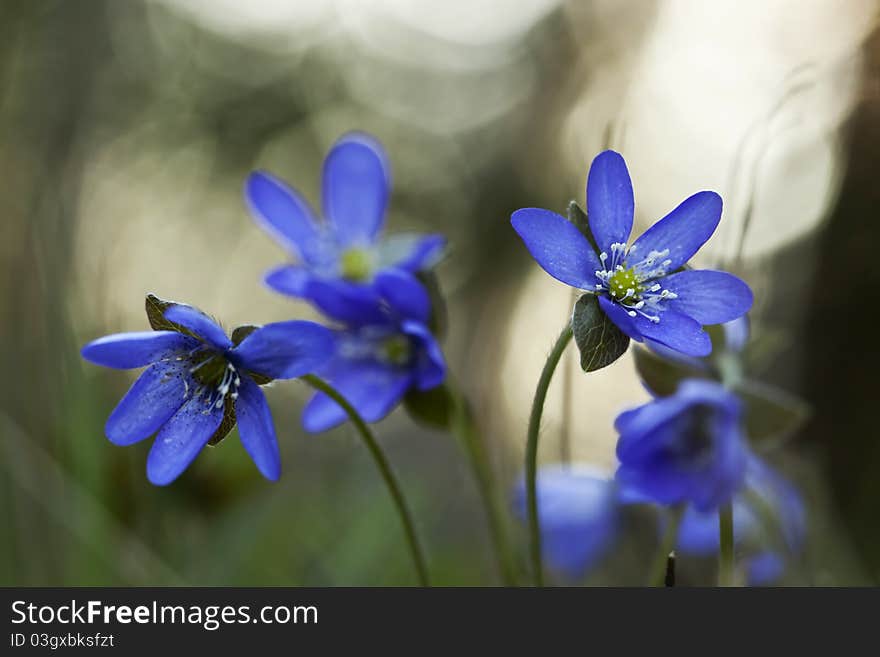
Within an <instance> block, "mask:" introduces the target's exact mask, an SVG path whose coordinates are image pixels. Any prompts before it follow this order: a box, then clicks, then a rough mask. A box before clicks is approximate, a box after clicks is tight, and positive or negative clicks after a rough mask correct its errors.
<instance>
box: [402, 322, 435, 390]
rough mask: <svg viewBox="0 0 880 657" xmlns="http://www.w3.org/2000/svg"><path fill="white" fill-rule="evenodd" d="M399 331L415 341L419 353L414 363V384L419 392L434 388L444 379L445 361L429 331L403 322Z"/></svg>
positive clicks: (421, 326)
mask: <svg viewBox="0 0 880 657" xmlns="http://www.w3.org/2000/svg"><path fill="white" fill-rule="evenodd" d="M400 328H401V330H402V331H403V332H404V333H405V334H406V335H409V336H410V337H413V338H415V339H416V340H417V342H418V344H419V353H418V355H417V357H416V363H415V384H416V387H417V388H418V389H419V390H430V389H431V388H436V387H437V386H439V385H440V384H441V383H443V381H444V379H446V359H445V358H444V357H443V350H442V349H441V348H440V345H439V343H438V342H437V340H435V339H434V336H433V335H432V334H431V331H430V329H428V327H427V326H425V325H424V324H419V323H418V322H403V324H402V325H401V327H400Z"/></svg>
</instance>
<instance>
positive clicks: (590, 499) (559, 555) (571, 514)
mask: <svg viewBox="0 0 880 657" xmlns="http://www.w3.org/2000/svg"><path fill="white" fill-rule="evenodd" d="M537 487H538V490H537V492H538V516H539V518H540V524H541V543H542V544H543V546H544V554H545V557H546V560H547V563H548V564H549V565H550V567H551V568H552V569H554V570H556V571H558V572H560V573H562V574H563V575H565V576H566V577H568V578H570V579H572V580H580V579H583V577H584V576H585V575H586V574H587V573H588V571H589V570H590V568H592V567H593V566H595V565H596V564H597V562H598V561H599V560H600V559H601V558H602V557H603V556H604V555H605V554H606V553H607V551H608V549H609V548H610V547H611V545H612V543H613V542H614V539H615V537H616V535H617V530H618V523H619V510H620V506H619V500H618V496H617V487H616V485H615V483H614V480H613V479H611V478H609V477H607V476H604V475H603V474H602V473H601V472H599V471H598V470H596V469H594V468H592V467H589V466H575V467H571V466H564V465H553V466H545V467H542V468H541V469H540V470H539V471H538V479H537ZM514 508H515V509H516V512H517V514H518V515H519V516H520V517H521V518H522V519H523V520H524V519H525V518H526V491H525V482H524V481H520V483H519V485H518V486H517V488H516V491H515V497H514Z"/></svg>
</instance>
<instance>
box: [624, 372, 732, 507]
mask: <svg viewBox="0 0 880 657" xmlns="http://www.w3.org/2000/svg"><path fill="white" fill-rule="evenodd" d="M740 415H741V404H740V401H739V400H738V399H737V397H736V396H735V395H733V394H732V393H730V392H729V391H727V390H726V389H725V388H723V387H722V386H721V385H719V384H717V383H714V382H711V381H701V380H695V379H688V380H685V381H683V382H682V383H681V384H680V385H679V387H678V390H677V392H676V393H675V394H674V395H672V396H670V397H663V398H660V399H655V400H653V401H651V402H648V403H647V404H645V405H643V406H640V407H639V408H636V409H634V410H631V411H626V412H624V413H621V414H620V415H619V416H618V417H617V420H616V422H615V428H616V429H617V431H618V433H619V434H620V438H619V440H618V443H617V458H618V459H619V461H620V467H619V468H618V471H617V476H616V478H617V481H618V483H619V484H620V485H621V486H622V487H624V488H627V489H631V490H634V491H638V492H640V493H641V494H642V495H643V496H644V497H645V498H647V499H650V500H653V501H655V502H657V503H659V504H668V505H672V504H681V503H691V504H693V505H694V507H695V508H696V509H697V510H699V511H711V510H713V509H716V508H717V507H718V506H719V505H721V504H724V503H726V502H728V501H729V500H730V499H731V497H732V496H733V495H734V493H736V491H737V490H739V488H740V487H741V486H742V483H743V480H744V478H745V472H746V463H747V460H748V455H749V451H748V447H747V445H746V442H745V438H744V437H743V435H742V432H741V430H740Z"/></svg>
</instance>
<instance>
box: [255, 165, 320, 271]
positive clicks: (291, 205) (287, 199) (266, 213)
mask: <svg viewBox="0 0 880 657" xmlns="http://www.w3.org/2000/svg"><path fill="white" fill-rule="evenodd" d="M244 197H245V202H246V203H247V205H248V208H249V209H250V211H251V214H252V215H253V216H254V219H255V220H256V221H257V223H258V224H259V225H260V227H262V228H263V230H265V231H266V232H267V233H269V235H270V236H271V237H272V238H273V239H274V240H275V241H277V242H278V243H279V244H281V246H283V247H284V248H285V249H287V250H288V251H290V252H292V253H294V254H296V255H298V256H299V257H300V258H302V259H303V260H305V261H306V262H312V261H314V260H315V259H316V258H317V257H318V255H319V253H320V250H321V243H320V242H321V239H320V234H319V231H318V227H317V223H316V221H315V215H314V213H313V212H312V209H311V208H310V207H309V205H308V203H306V202H305V201H304V200H303V199H302V198H301V197H300V196H299V194H297V193H296V192H295V191H294V190H292V189H290V187H288V186H287V185H286V184H284V182H282V181H281V180H279V179H278V178H276V177H275V176H273V175H271V174H269V173H266V172H264V171H255V172H254V173H252V174H251V175H250V176H248V179H247V181H246V182H245V188H244Z"/></svg>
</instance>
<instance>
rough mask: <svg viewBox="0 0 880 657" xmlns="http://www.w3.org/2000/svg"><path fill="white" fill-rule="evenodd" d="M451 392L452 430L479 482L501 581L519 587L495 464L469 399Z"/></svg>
mask: <svg viewBox="0 0 880 657" xmlns="http://www.w3.org/2000/svg"><path fill="white" fill-rule="evenodd" d="M450 392H451V394H452V398H453V402H454V404H455V406H454V410H453V422H452V429H453V431H454V432H455V434H456V435H457V436H458V439H459V440H460V441H461V444H462V446H463V447H464V449H465V451H466V452H467V454H468V457H469V459H468V460H469V461H470V463H471V467H472V468H473V473H474V478H475V479H476V480H477V487H478V488H479V491H480V496H481V497H482V499H483V506H484V507H485V509H486V519H487V521H488V525H489V535H490V538H491V541H492V546H493V547H494V550H495V555H496V558H497V560H498V567H499V570H500V572H501V579H502V581H503V582H504V585H505V586H516V570H517V568H516V560H515V559H514V556H513V552H512V551H511V548H510V542H509V540H508V534H507V521H506V519H505V514H504V511H503V508H502V505H501V502H500V500H499V498H498V494H497V488H496V485H495V477H494V474H493V472H492V464H491V463H490V461H489V458H488V454H487V453H486V446H485V444H484V443H483V440H482V439H481V436H480V433H479V430H478V428H477V426H476V422H475V421H474V417H473V414H472V413H471V412H470V408H469V406H468V403H467V399H466V398H465V397H464V395H462V394H461V392H460V391H459V390H458V388H457V387H454V386H453V385H452V384H451V383H450Z"/></svg>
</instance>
